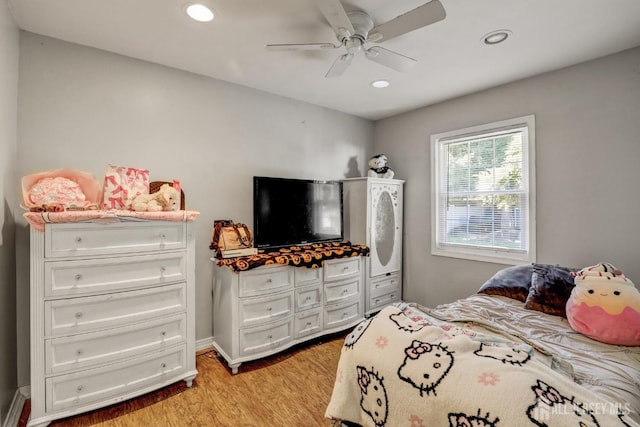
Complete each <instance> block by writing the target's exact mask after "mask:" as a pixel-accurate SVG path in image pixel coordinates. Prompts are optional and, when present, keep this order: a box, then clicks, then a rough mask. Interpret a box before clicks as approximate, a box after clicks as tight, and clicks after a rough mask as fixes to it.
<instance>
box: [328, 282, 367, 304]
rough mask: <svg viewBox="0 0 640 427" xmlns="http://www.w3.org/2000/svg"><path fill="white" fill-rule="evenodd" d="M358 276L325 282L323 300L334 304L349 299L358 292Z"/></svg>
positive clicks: (359, 283)
mask: <svg viewBox="0 0 640 427" xmlns="http://www.w3.org/2000/svg"><path fill="white" fill-rule="evenodd" d="M361 283H362V281H361V279H360V276H358V277H356V278H353V279H347V280H342V281H340V282H335V283H325V285H324V302H325V303H326V304H334V303H338V302H340V301H345V300H347V299H350V298H352V297H354V296H356V295H358V294H359V293H360V285H361Z"/></svg>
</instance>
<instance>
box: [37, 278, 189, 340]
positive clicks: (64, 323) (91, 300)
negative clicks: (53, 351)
mask: <svg viewBox="0 0 640 427" xmlns="http://www.w3.org/2000/svg"><path fill="white" fill-rule="evenodd" d="M183 311H186V288H185V284H184V283H178V284H175V285H167V286H158V287H156V288H150V289H143V290H139V291H128V292H119V293H115V294H109V295H100V296H93V297H81V298H70V299H66V300H53V301H46V302H45V303H44V312H45V319H46V321H45V335H47V336H60V335H66V334H76V333H81V332H91V331H97V330H100V329H103V328H113V327H116V326H122V325H126V324H131V323H136V322H140V321H143V320H148V319H153V318H155V317H158V316H164V315H168V314H172V313H179V312H183Z"/></svg>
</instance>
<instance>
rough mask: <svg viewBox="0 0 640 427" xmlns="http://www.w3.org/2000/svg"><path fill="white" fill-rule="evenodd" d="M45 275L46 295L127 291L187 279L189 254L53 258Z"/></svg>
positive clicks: (46, 267)
mask: <svg viewBox="0 0 640 427" xmlns="http://www.w3.org/2000/svg"><path fill="white" fill-rule="evenodd" d="M44 274H45V296H46V297H51V296H53V297H66V296H74V295H87V294H92V293H100V292H112V291H123V290H129V289H135V288H139V287H143V286H148V285H161V284H165V283H166V284H168V283H176V282H183V281H185V280H186V279H187V273H186V254H185V253H184V252H172V253H163V254H156V255H143V256H130V257H117V258H104V259H84V260H73V261H51V262H47V263H45V271H44Z"/></svg>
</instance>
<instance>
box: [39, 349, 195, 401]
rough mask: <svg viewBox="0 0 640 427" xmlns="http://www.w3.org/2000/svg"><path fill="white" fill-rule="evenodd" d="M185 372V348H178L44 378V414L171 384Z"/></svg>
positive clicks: (118, 399)
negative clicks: (166, 382)
mask: <svg viewBox="0 0 640 427" xmlns="http://www.w3.org/2000/svg"><path fill="white" fill-rule="evenodd" d="M185 370H186V348H185V346H184V345H183V346H178V347H174V348H171V349H166V350H163V351H161V352H158V353H154V354H151V355H147V356H142V357H139V358H135V359H129V360H127V361H125V362H122V363H117V364H113V365H107V366H104V367H102V368H96V369H89V370H84V371H80V372H77V373H73V374H67V375H59V376H55V377H50V378H47V379H46V381H45V395H46V409H47V411H55V410H61V409H65V408H78V407H82V406H83V405H87V404H91V403H93V402H99V401H104V400H106V399H110V398H113V399H115V400H114V402H113V403H115V402H116V401H120V400H121V397H122V396H126V395H127V394H128V393H134V392H136V391H138V390H142V389H144V388H145V387H149V386H157V385H158V384H162V383H163V382H165V381H169V380H173V379H175V378H176V377H177V376H178V375H180V374H181V373H182V372H184V371H185Z"/></svg>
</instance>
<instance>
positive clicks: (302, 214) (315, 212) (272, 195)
mask: <svg viewBox="0 0 640 427" xmlns="http://www.w3.org/2000/svg"><path fill="white" fill-rule="evenodd" d="M253 233H254V246H255V247H257V248H260V249H270V248H279V247H284V246H295V245H304V244H312V243H320V242H333V241H341V240H342V239H343V236H344V231H343V224H342V182H340V181H314V180H304V179H289V178H271V177H264V176H254V177H253Z"/></svg>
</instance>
